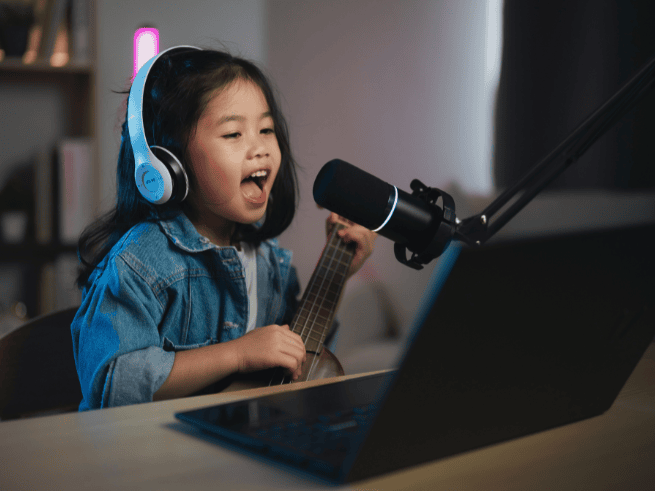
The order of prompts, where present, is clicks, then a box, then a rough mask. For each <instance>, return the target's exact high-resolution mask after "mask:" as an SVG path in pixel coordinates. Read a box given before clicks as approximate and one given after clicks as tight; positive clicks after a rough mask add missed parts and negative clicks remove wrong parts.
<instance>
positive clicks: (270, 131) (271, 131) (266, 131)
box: [261, 128, 275, 135]
mask: <svg viewBox="0 0 655 491" xmlns="http://www.w3.org/2000/svg"><path fill="white" fill-rule="evenodd" d="M261 133H262V134H263V135H272V134H274V133H275V130H274V129H273V128H264V129H263V130H262V131H261Z"/></svg>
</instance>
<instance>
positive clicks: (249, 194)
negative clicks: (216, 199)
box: [241, 180, 266, 203]
mask: <svg viewBox="0 0 655 491" xmlns="http://www.w3.org/2000/svg"><path fill="white" fill-rule="evenodd" d="M241 192H242V193H243V195H244V196H245V198H246V199H247V200H248V201H250V202H251V203H263V202H264V200H265V199H266V193H264V191H263V190H262V189H259V186H257V184H255V182H254V181H250V180H248V181H245V182H243V183H242V184H241Z"/></svg>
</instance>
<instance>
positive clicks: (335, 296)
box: [291, 224, 355, 353]
mask: <svg viewBox="0 0 655 491" xmlns="http://www.w3.org/2000/svg"><path fill="white" fill-rule="evenodd" d="M342 228H344V225H341V224H337V225H336V226H335V227H334V229H333V230H332V232H331V233H330V237H329V238H328V241H327V244H326V245H325V249H323V254H321V258H320V259H319V260H318V265H317V266H316V269H315V270H314V273H313V274H312V277H311V279H310V280H309V284H308V285H307V288H306V289H305V293H304V295H303V297H302V299H301V301H300V305H299V307H298V311H297V312H296V315H295V317H294V318H293V321H292V322H291V329H292V330H293V332H295V333H297V334H299V335H300V337H301V338H302V340H303V341H304V343H305V349H306V350H307V351H312V352H314V353H320V352H321V349H322V347H323V342H324V340H325V336H327V333H328V331H329V330H330V327H331V326H332V321H333V319H334V314H335V311H336V308H337V303H338V302H339V297H340V296H341V290H343V286H344V284H345V282H346V273H347V272H348V268H349V267H350V263H351V262H352V259H353V255H354V251H355V245H354V244H353V243H351V244H346V243H344V242H343V241H342V240H341V238H340V237H339V235H338V234H337V231H339V230H341V229H342Z"/></svg>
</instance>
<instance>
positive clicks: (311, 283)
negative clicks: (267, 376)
mask: <svg viewBox="0 0 655 491" xmlns="http://www.w3.org/2000/svg"><path fill="white" fill-rule="evenodd" d="M336 232H337V230H336V228H335V230H334V231H333V232H332V233H331V234H330V237H329V238H328V243H327V244H326V245H325V250H328V248H329V247H330V245H331V242H332V240H333V238H334V236H335V235H336ZM326 260H327V255H323V254H321V258H320V260H319V263H318V264H317V266H316V270H315V271H319V269H320V268H321V267H322V266H323V265H324V263H325V261H326ZM317 279H318V274H316V272H315V274H313V275H312V277H311V278H310V280H309V284H308V285H307V289H306V290H305V292H306V294H307V295H308V294H309V292H311V291H313V290H314V287H315V284H316V281H317ZM306 304H307V301H306V299H303V300H301V304H300V305H299V306H298V311H297V312H296V315H295V317H296V319H294V320H296V321H297V318H298V317H299V316H300V315H301V313H302V312H303V310H306ZM311 310H312V309H311V308H310V309H309V312H308V313H307V317H306V319H305V321H304V324H303V326H302V329H301V330H300V333H298V334H299V335H300V337H301V338H302V339H303V343H304V344H305V347H307V341H306V339H309V336H307V338H304V337H303V336H304V333H305V329H306V327H307V323H308V322H309V319H310V317H311ZM297 326H298V323H297V322H294V329H293V330H294V332H295V331H296V329H297ZM310 333H311V329H310ZM278 372H281V369H280V370H278ZM286 378H287V377H286V376H284V375H283V376H282V377H281V378H280V383H279V384H278V385H283V384H284V383H285V379H286ZM274 380H275V375H274V376H273V377H271V380H270V381H269V383H268V385H269V387H270V386H271V385H272V384H273V381H274Z"/></svg>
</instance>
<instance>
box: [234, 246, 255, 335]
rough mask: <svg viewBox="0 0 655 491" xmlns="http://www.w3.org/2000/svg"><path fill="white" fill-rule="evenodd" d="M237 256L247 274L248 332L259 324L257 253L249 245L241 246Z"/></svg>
mask: <svg viewBox="0 0 655 491" xmlns="http://www.w3.org/2000/svg"><path fill="white" fill-rule="evenodd" d="M237 254H238V255H239V259H240V260H241V264H242V265H243V269H244V270H245V272H246V291H247V292H248V326H247V327H246V332H250V331H252V330H253V329H254V328H255V323H256V322H257V251H256V250H255V249H254V248H253V247H251V246H250V245H249V244H244V243H242V244H241V250H238V249H237Z"/></svg>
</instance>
